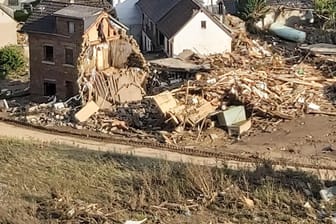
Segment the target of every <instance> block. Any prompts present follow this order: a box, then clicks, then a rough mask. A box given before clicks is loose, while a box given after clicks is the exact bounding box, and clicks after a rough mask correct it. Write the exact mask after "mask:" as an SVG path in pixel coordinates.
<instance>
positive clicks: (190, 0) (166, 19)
mask: <svg viewBox="0 0 336 224" xmlns="http://www.w3.org/2000/svg"><path fill="white" fill-rule="evenodd" d="M141 1H146V2H147V1H152V2H156V1H158V0H140V2H141ZM157 7H158V8H160V6H159V5H158V6H157ZM200 10H202V11H203V12H204V13H205V14H206V15H207V16H208V17H209V18H210V19H211V20H212V21H213V22H214V23H216V24H217V25H218V26H219V27H220V28H221V29H222V30H224V31H225V32H227V33H228V34H229V35H231V31H230V28H228V27H226V26H225V25H224V24H222V23H221V22H220V21H218V20H217V19H216V18H214V17H213V16H212V15H211V13H209V12H208V11H207V10H206V9H205V8H204V7H203V6H202V5H200V4H199V3H197V2H196V1H195V0H178V1H177V2H176V3H175V5H174V6H173V7H172V8H171V9H170V10H169V11H167V12H166V13H165V14H161V16H158V17H161V18H160V19H159V20H158V21H157V22H156V24H157V28H158V29H159V30H160V31H161V32H162V33H163V34H164V35H165V36H166V37H167V38H171V37H173V36H174V35H175V34H176V33H177V32H178V31H179V30H180V29H181V28H182V27H183V26H184V25H185V24H186V23H187V22H188V21H189V20H190V19H191V18H192V17H193V16H195V15H196V14H197V13H198V12H199V11H200ZM148 16H150V15H148Z"/></svg>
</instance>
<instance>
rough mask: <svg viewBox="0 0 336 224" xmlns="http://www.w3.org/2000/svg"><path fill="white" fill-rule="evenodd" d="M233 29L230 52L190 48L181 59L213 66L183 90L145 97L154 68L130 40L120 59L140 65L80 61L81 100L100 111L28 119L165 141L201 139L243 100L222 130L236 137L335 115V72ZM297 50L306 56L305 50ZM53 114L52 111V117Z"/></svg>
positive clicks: (68, 110)
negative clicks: (282, 53) (204, 53)
mask: <svg viewBox="0 0 336 224" xmlns="http://www.w3.org/2000/svg"><path fill="white" fill-rule="evenodd" d="M236 35H237V38H236V40H235V45H234V51H233V52H232V53H226V54H218V55H210V56H207V57H198V56H197V55H196V54H190V55H188V57H186V58H185V59H184V60H185V61H187V62H188V63H192V64H195V65H202V64H209V65H210V66H211V70H210V71H202V72H198V73H197V74H196V76H194V78H191V79H188V80H184V82H183V83H182V85H180V86H179V87H178V88H175V89H173V90H170V91H164V92H161V93H159V94H157V95H153V96H146V97H144V98H143V97H142V96H144V95H146V92H145V91H146V90H148V89H151V88H154V86H151V85H149V86H147V88H145V83H146V81H147V80H146V79H147V77H148V75H147V72H148V71H149V70H148V69H147V68H146V67H145V65H146V62H145V61H144V59H143V57H142V55H141V54H139V53H135V52H136V50H134V49H133V48H134V47H132V46H133V45H130V46H129V47H131V48H132V49H133V50H129V51H125V52H128V54H130V55H128V56H124V57H123V58H124V60H123V62H124V63H126V64H127V63H130V62H129V61H128V60H129V59H130V57H131V55H133V56H132V58H133V59H134V58H136V61H133V62H132V63H131V64H132V65H134V64H137V65H138V66H137V68H133V67H127V66H126V67H125V68H117V67H113V66H109V67H107V68H104V69H100V70H95V69H94V71H92V69H93V67H92V66H90V63H84V64H83V65H82V67H83V68H84V67H86V69H83V71H86V72H83V75H82V77H80V79H79V80H80V82H79V84H80V86H81V87H83V88H82V90H83V92H82V98H84V99H85V100H84V102H90V101H94V102H95V103H96V104H97V105H98V107H100V110H99V111H98V112H96V113H92V116H90V117H88V118H86V117H85V118H83V119H80V121H83V122H82V123H81V124H76V125H74V123H73V122H71V120H72V119H71V117H72V116H73V114H74V113H75V112H76V111H78V109H71V107H69V105H67V104H66V105H65V108H63V109H62V110H55V109H54V112H53V113H49V112H48V113H46V111H45V110H44V109H43V110H42V109H37V110H35V111H34V113H33V114H32V113H29V114H28V115H27V116H24V119H25V120H26V121H28V122H32V123H43V125H50V124H55V125H60V126H71V127H75V128H77V129H82V128H84V129H88V130H92V131H96V132H102V133H106V134H113V135H114V134H123V135H126V136H128V137H140V138H141V139H151V140H159V141H162V139H164V141H166V142H168V143H172V144H177V143H178V142H179V141H180V140H179V139H180V137H174V136H182V135H184V134H186V135H188V134H190V133H194V136H197V137H196V140H197V139H199V136H200V135H201V133H202V132H203V131H204V129H207V128H213V127H214V126H219V127H221V124H220V121H219V120H218V116H217V115H218V114H219V113H221V112H223V111H227V110H231V109H232V106H239V105H240V106H242V107H243V109H244V116H243V117H244V118H245V119H243V118H241V119H239V120H237V122H235V123H232V124H230V125H226V127H225V129H227V130H228V131H229V133H230V134H231V135H238V136H239V135H241V134H242V133H244V132H247V131H248V130H249V129H250V127H251V126H252V130H257V129H262V130H264V129H265V128H266V127H267V126H269V125H270V124H271V125H272V124H277V123H278V122H279V121H282V120H286V119H293V118H296V117H300V116H302V115H304V114H305V113H314V114H327V115H336V110H335V107H334V104H335V103H336V87H335V86H336V85H335V83H336V78H333V77H332V75H331V74H332V72H333V71H331V72H328V70H322V71H321V70H318V69H316V67H314V66H315V65H314V64H309V63H305V62H303V60H300V63H297V64H293V63H291V62H290V60H288V59H287V58H284V57H283V56H280V55H279V54H276V53H272V51H271V49H270V46H269V45H267V44H260V43H259V42H257V41H255V40H251V39H249V38H248V37H247V35H246V34H245V33H237V34H236ZM110 44H112V45H113V43H110ZM124 47H125V46H123V47H122V48H124ZM88 48H90V47H89V46H88ZM115 48H117V46H114V45H113V47H112V48H109V49H110V50H111V49H115ZM136 49H137V48H136ZM113 51H114V50H113ZM111 52H112V51H110V53H111ZM116 52H120V51H118V50H117V51H116ZM130 52H133V54H132V53H130ZM111 55H113V53H111ZM86 56H87V55H84V56H83V57H84V58H85V57H86ZM298 56H299V57H302V58H304V59H305V58H306V55H301V56H300V55H298ZM103 58H104V57H103ZM126 59H127V60H126ZM92 60H96V59H92ZM118 60H119V61H118V62H117V64H118V65H120V64H122V62H121V61H120V58H119V59H118ZM83 61H86V62H89V61H90V60H86V59H85V60H84V59H83ZM114 63H116V62H114ZM93 64H94V63H93ZM103 64H104V63H103ZM149 77H150V75H149ZM35 107H36V105H35ZM38 108H40V107H38ZM230 108H231V109H230ZM60 111H63V112H62V113H61V112H60ZM239 111H242V110H240V109H239ZM245 111H246V114H245ZM90 113H91V112H90ZM237 113H238V112H237ZM239 113H241V112H239ZM51 114H53V116H54V117H52V118H50V116H51ZM21 115H22V114H21ZM56 115H57V116H58V117H57V118H55V116H56ZM28 116H30V117H28ZM230 116H231V115H230ZM237 116H238V114H237ZM245 116H246V117H245ZM77 117H78V114H77ZM226 119H228V118H226ZM84 120H85V122H84ZM224 126H225V125H224ZM184 130H187V132H184ZM194 139H195V138H194Z"/></svg>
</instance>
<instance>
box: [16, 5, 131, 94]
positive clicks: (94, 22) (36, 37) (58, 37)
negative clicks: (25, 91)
mask: <svg viewBox="0 0 336 224" xmlns="http://www.w3.org/2000/svg"><path fill="white" fill-rule="evenodd" d="M89 2H97V1H87V3H89ZM125 29H127V28H126V27H125V26H123V25H122V24H120V23H119V22H118V21H116V20H115V19H113V18H112V17H111V15H110V14H109V13H108V12H107V11H106V10H105V9H103V8H98V7H91V6H86V5H80V4H69V3H66V2H65V1H63V2H56V1H43V2H42V3H41V4H40V5H39V6H38V7H36V8H35V9H34V12H33V14H32V15H31V16H30V17H29V19H28V21H27V22H26V24H25V25H24V26H23V28H22V31H23V32H25V33H27V34H28V37H29V54H30V90H31V94H33V95H40V96H41V95H44V96H51V95H56V96H58V97H60V98H67V97H71V96H73V95H77V94H78V91H79V85H78V79H79V77H80V76H83V75H84V74H86V73H88V72H90V73H91V72H92V70H103V69H107V68H109V67H111V66H112V61H111V58H110V57H109V56H110V54H109V51H108V50H109V49H110V45H109V43H110V42H111V41H114V40H117V39H120V36H121V33H124V32H125ZM88 46H90V48H88ZM92 46H95V47H92ZM88 50H89V52H88ZM84 54H85V56H88V57H90V58H91V59H92V60H88V61H89V62H90V64H89V65H85V66H84V65H83V63H79V62H81V60H82V61H83V60H84V59H83V57H84V56H83V55H84Z"/></svg>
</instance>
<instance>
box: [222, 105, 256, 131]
mask: <svg viewBox="0 0 336 224" xmlns="http://www.w3.org/2000/svg"><path fill="white" fill-rule="evenodd" d="M216 115H217V119H218V124H219V125H220V126H224V127H227V129H228V132H229V135H230V136H238V137H239V136H240V135H242V134H244V133H245V132H247V131H248V130H249V129H250V128H251V125H252V123H251V119H246V112H245V107H244V106H231V107H229V108H228V109H226V110H224V111H220V112H217V113H216Z"/></svg>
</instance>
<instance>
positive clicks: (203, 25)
mask: <svg viewBox="0 0 336 224" xmlns="http://www.w3.org/2000/svg"><path fill="white" fill-rule="evenodd" d="M201 28H202V29H206V20H202V21H201Z"/></svg>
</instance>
